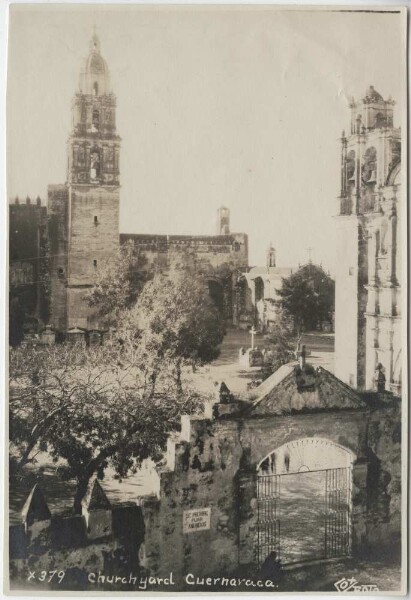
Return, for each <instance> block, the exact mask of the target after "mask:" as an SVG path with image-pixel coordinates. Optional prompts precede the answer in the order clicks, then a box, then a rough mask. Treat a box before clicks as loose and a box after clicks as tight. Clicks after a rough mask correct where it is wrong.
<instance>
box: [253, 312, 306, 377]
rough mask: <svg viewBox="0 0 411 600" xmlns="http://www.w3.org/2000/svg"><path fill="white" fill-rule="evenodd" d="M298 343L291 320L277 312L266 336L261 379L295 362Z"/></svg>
mask: <svg viewBox="0 0 411 600" xmlns="http://www.w3.org/2000/svg"><path fill="white" fill-rule="evenodd" d="M298 341H299V338H298V336H297V335H296V332H295V329H294V326H293V323H292V320H291V319H290V318H289V317H287V315H286V314H285V313H284V311H281V310H279V311H278V313H277V319H276V321H275V322H274V324H273V325H272V326H271V329H270V333H269V334H268V335H267V336H266V351H267V352H266V355H265V359H264V365H263V368H262V375H263V379H266V378H267V377H269V376H270V375H272V374H273V373H274V372H275V371H277V369H279V368H280V367H281V366H282V365H285V364H287V363H289V362H291V361H293V360H295V358H296V349H297V345H298Z"/></svg>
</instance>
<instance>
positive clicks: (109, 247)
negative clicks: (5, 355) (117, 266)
mask: <svg viewBox="0 0 411 600" xmlns="http://www.w3.org/2000/svg"><path fill="white" fill-rule="evenodd" d="M71 110H72V130H71V133H70V135H69V138H68V142H67V153H68V163H67V164H68V171H67V183H66V184H65V185H64V186H49V214H50V221H51V222H53V219H54V225H53V227H52V228H51V240H50V242H51V244H50V245H51V247H52V248H54V249H57V252H56V254H57V257H56V259H55V261H54V262H55V264H54V265H53V269H54V270H55V273H54V274H53V275H54V276H55V275H56V274H57V277H52V314H51V322H52V323H53V324H54V326H55V327H56V329H58V330H63V331H64V330H67V329H70V328H73V327H81V328H84V329H91V328H98V327H99V323H98V322H97V320H96V318H95V315H94V311H93V310H92V309H91V308H90V307H89V306H88V304H87V302H86V301H85V300H84V295H85V292H86V291H87V289H89V288H90V287H92V286H93V284H94V282H95V278H96V272H97V269H98V268H99V266H101V265H104V263H106V262H107V261H108V260H109V259H110V258H111V257H112V256H113V255H114V254H115V253H116V251H117V249H118V246H119V203H120V171H119V156H120V141H121V140H120V137H119V136H118V135H117V131H116V96H115V95H114V93H113V91H112V88H111V83H110V73H109V70H108V66H107V63H106V61H105V60H104V58H103V57H102V55H101V49H100V40H99V38H98V37H97V35H96V34H95V33H94V35H93V36H92V39H91V42H90V48H89V53H88V56H87V58H86V60H85V61H84V64H83V67H82V69H81V72H80V78H79V85H78V89H77V91H76V93H75V95H74V98H73V101H72V107H71ZM49 229H50V228H49ZM53 254H54V252H53ZM57 263H58V264H57Z"/></svg>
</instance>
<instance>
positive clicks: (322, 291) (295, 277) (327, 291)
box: [277, 263, 334, 336]
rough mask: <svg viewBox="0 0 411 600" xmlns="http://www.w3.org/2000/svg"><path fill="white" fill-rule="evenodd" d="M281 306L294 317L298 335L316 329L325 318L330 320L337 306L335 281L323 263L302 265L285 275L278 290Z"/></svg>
mask: <svg viewBox="0 0 411 600" xmlns="http://www.w3.org/2000/svg"><path fill="white" fill-rule="evenodd" d="M277 293H278V295H279V297H280V299H279V300H278V301H277V304H278V306H279V307H280V308H281V309H282V310H283V311H285V313H286V314H288V315H290V316H291V317H292V318H293V320H294V326H295V328H296V331H297V335H298V336H300V335H301V333H302V332H303V331H307V330H311V329H316V328H317V327H318V326H321V325H322V323H323V321H325V320H331V315H332V311H333V310H334V281H333V280H332V279H331V278H330V277H329V276H328V275H327V274H326V273H325V272H324V271H323V269H322V268H321V267H318V266H316V265H313V264H311V263H310V264H308V265H305V266H304V267H301V269H299V270H298V271H297V272H296V273H293V274H291V275H290V277H288V278H283V285H282V288H281V289H279V290H278V292H277Z"/></svg>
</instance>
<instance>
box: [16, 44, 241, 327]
mask: <svg viewBox="0 0 411 600" xmlns="http://www.w3.org/2000/svg"><path fill="white" fill-rule="evenodd" d="M71 111H72V129H71V132H70V135H69V138H68V142H67V155H68V161H67V164H68V169H67V181H66V182H65V183H64V184H59V185H49V187H48V203H47V204H48V205H47V208H46V207H42V212H41V214H42V219H43V221H44V220H45V222H46V224H47V226H46V229H45V231H46V239H47V244H46V246H47V247H48V248H47V257H45V256H43V259H44V260H43V262H44V264H46V268H47V269H48V271H49V282H48V284H49V289H48V291H47V294H46V292H45V291H44V290H41V291H40V292H38V290H37V287H35V286H34V283H30V284H29V283H27V286H28V285H31V287H33V286H34V287H33V289H35V291H36V293H37V292H38V293H39V294H40V293H41V294H42V295H43V296H44V295H47V298H46V299H44V302H45V301H47V307H48V311H47V314H46V315H45V311H44V310H43V312H42V313H41V312H40V311H39V309H38V306H39V305H40V304H41V302H40V301H36V298H35V299H34V300H32V302H31V305H30V306H29V305H28V303H27V302H24V300H23V301H22V302H21V304H22V306H21V307H20V308H21V310H19V311H18V312H19V315H20V316H21V317H22V319H23V320H25V321H27V320H30V321H31V323H32V327H31V331H32V332H33V331H34V333H37V332H38V331H39V330H41V329H42V327H44V325H46V324H50V325H51V326H52V327H53V329H54V330H55V331H56V333H58V334H59V337H60V338H61V337H64V335H65V333H66V332H68V331H70V330H72V331H73V330H75V331H77V332H79V331H81V330H85V331H88V330H93V329H101V327H102V325H101V323H99V321H98V318H97V316H96V314H95V309H92V308H91V307H90V306H89V305H88V304H87V302H86V301H85V298H84V296H85V294H86V292H87V290H88V289H90V288H91V287H92V286H93V285H94V283H95V281H96V275H97V273H98V269H99V266H101V265H104V264H105V263H107V262H108V261H110V259H112V258H113V257H114V256H115V255H116V253H117V251H118V249H119V248H120V244H125V243H131V244H132V245H133V246H134V248H135V250H136V252H137V253H138V254H139V255H143V256H144V259H145V264H146V265H148V266H147V267H145V268H146V269H151V270H152V271H154V270H158V269H159V268H160V269H162V270H169V269H171V268H173V267H175V266H179V267H182V268H185V269H187V270H188V271H192V272H197V273H198V274H200V275H201V276H203V278H204V281H205V284H206V288H208V291H209V294H210V296H211V297H212V298H213V300H214V301H215V304H216V306H217V307H218V309H219V310H220V311H221V312H222V314H223V315H224V317H225V319H226V321H227V322H228V323H230V322H231V323H236V321H237V320H238V298H237V296H238V293H239V288H238V285H237V282H238V278H239V276H240V274H241V273H243V272H244V271H245V270H246V269H247V268H248V239H247V235H246V234H245V233H231V231H230V211H229V209H228V208H226V207H221V208H220V209H219V211H218V220H217V231H216V235H204V236H192V235H185V236H181V235H149V234H138V233H134V232H131V233H122V234H120V232H119V206H120V164H119V160H120V142H121V139H120V137H119V135H118V134H117V130H116V96H115V94H114V92H113V90H112V88H111V83H110V73H109V69H108V66H107V63H106V61H105V60H104V58H103V56H102V54H101V49H100V40H99V38H98V37H97V35H95V34H94V35H93V37H92V39H91V42H90V49H89V54H88V57H87V58H86V60H85V62H84V65H83V67H82V69H81V72H80V78H79V84H78V89H77V91H76V93H75V95H74V98H73V100H72V107H71ZM38 203H40V206H41V201H40V200H39V201H38ZM38 203H37V204H38ZM24 206H25V205H24ZM23 214H24V215H26V214H28V209H25V208H23V207H22V206H20V205H13V207H11V208H10V211H9V216H10V231H11V232H12V231H14V230H15V229H18V228H20V229H21V227H20V223H19V219H20V220H21V217H22V215H23ZM30 214H31V213H30ZM32 229H33V228H32ZM30 231H31V230H30ZM31 233H32V236H31V237H32V242H33V244H35V245H36V244H37V241H38V239H40V238H39V236H38V231H37V229H36V228H34V229H33V231H32V232H31ZM19 240H20V241H19ZM11 243H12V253H13V256H12V259H13V260H14V259H15V260H14V262H13V263H11V267H12V270H13V276H12V281H14V280H17V279H16V278H17V275H16V276H15V275H14V272H16V273H17V272H20V271H21V268H20V271H18V268H17V267H18V265H19V264H20V263H18V261H17V259H18V258H20V254H21V252H20V249H19V248H20V245H22V244H27V238H25V239H22V236H21V235H20V237H18V236H17V237H16V235H14V237H13V239H12V240H11ZM19 253H20V254H19ZM33 254H34V253H33V252H32V255H33ZM43 255H44V252H43ZM26 262H27V261H26ZM42 264H43V263H42ZM43 266H44V265H43ZM29 267H30V265H29ZM29 267H27V265H26V270H27V269H28V268H29ZM30 268H31V267H30ZM30 278H31V279H30ZM26 279H27V281H29V279H30V281H31V280H33V282H34V280H36V279H38V278H36V277H33V276H32V275H30V277H29V276H27V277H26ZM13 291H14V288H13ZM14 296H17V294H14ZM19 297H20V298H21V297H23V296H22V294H20V296H19ZM44 302H43V304H44ZM16 314H17V313H16ZM33 323H35V325H33ZM21 329H22V330H23V329H24V327H21ZM26 330H27V327H26Z"/></svg>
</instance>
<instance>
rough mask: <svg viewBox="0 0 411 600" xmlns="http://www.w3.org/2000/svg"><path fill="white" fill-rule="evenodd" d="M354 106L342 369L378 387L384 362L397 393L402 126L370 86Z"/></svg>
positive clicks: (347, 156) (339, 274)
mask: <svg viewBox="0 0 411 600" xmlns="http://www.w3.org/2000/svg"><path fill="white" fill-rule="evenodd" d="M350 107H351V127H350V133H349V134H348V135H346V134H345V132H343V134H342V138H341V192H340V197H339V216H338V218H337V227H338V253H337V256H338V260H337V271H336V318H335V328H336V356H335V365H336V375H337V376H338V377H340V378H341V379H342V380H343V381H345V382H346V383H348V384H349V385H351V386H353V387H355V388H358V389H373V388H374V387H375V376H376V375H375V374H376V370H377V371H378V372H380V371H381V368H382V370H383V371H384V375H385V379H386V383H387V387H389V389H391V390H392V391H394V392H396V393H399V392H400V389H401V346H402V330H401V327H402V325H401V285H400V281H401V243H400V240H401V233H400V230H401V201H400V198H401V191H400V190H401V130H400V128H395V127H394V122H393V108H394V101H393V100H391V98H389V99H388V100H384V99H383V98H382V96H381V95H380V94H379V93H378V92H377V91H376V90H375V89H374V88H373V87H372V86H370V87H369V88H368V90H367V92H366V95H365V96H364V98H363V99H362V100H361V101H360V102H354V100H353V101H352V103H351V105H350ZM379 365H381V366H382V367H380V368H378V366H379Z"/></svg>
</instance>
